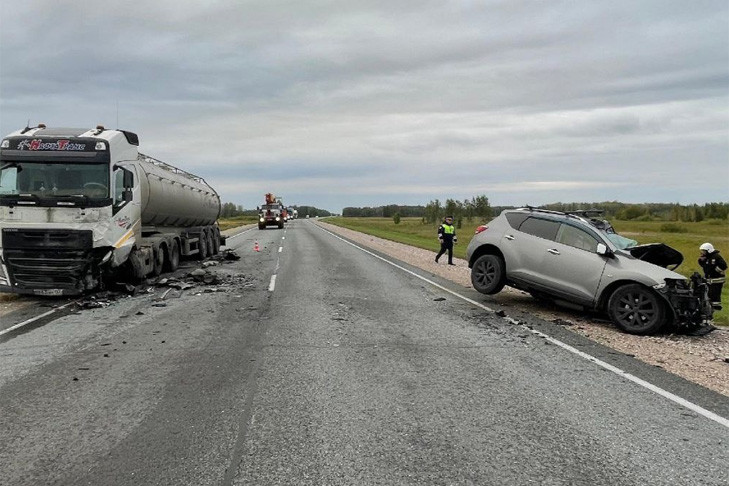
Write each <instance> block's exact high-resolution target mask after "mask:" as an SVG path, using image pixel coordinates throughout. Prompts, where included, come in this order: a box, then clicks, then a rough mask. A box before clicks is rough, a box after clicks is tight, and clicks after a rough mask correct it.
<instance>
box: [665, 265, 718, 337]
mask: <svg viewBox="0 0 729 486" xmlns="http://www.w3.org/2000/svg"><path fill="white" fill-rule="evenodd" d="M653 288H654V290H656V292H658V294H659V295H661V296H662V297H663V298H664V299H665V300H666V302H667V303H668V304H669V308H670V309H671V311H672V312H673V317H674V323H675V324H676V325H677V326H679V327H694V326H700V325H702V324H705V323H707V322H709V321H711V319H712V317H713V315H714V308H713V306H712V304H711V300H710V299H709V291H708V285H707V282H706V279H704V278H702V277H701V276H700V275H699V274H698V273H694V274H693V275H692V276H691V278H690V279H688V280H686V279H670V278H667V279H666V280H665V283H662V284H659V285H656V286H654V287H653Z"/></svg>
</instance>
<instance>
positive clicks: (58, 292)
mask: <svg viewBox="0 0 729 486" xmlns="http://www.w3.org/2000/svg"><path fill="white" fill-rule="evenodd" d="M33 293H34V294H35V295H63V289H42V290H34V291H33Z"/></svg>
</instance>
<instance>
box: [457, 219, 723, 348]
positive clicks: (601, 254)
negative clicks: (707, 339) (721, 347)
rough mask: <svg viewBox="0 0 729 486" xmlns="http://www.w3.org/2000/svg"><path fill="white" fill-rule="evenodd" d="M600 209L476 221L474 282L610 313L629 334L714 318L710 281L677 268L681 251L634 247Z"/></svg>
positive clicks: (487, 290)
mask: <svg viewBox="0 0 729 486" xmlns="http://www.w3.org/2000/svg"><path fill="white" fill-rule="evenodd" d="M598 213H599V211H576V212H574V213H560V212H556V211H547V210H542V209H535V208H520V209H507V210H505V211H503V212H502V213H501V215H499V216H498V217H496V218H495V219H494V220H492V221H491V222H490V223H489V224H488V226H479V228H478V229H477V230H476V235H475V236H474V237H473V239H472V240H471V243H470V244H469V245H468V249H467V251H466V257H467V259H468V266H469V267H470V268H471V282H472V283H473V287H474V288H475V289H476V290H478V291H479V292H481V293H484V294H496V293H498V292H499V291H501V289H503V288H504V286H505V285H509V286H511V287H515V288H517V289H521V290H525V291H527V292H530V293H531V294H532V295H533V296H535V297H537V298H549V299H550V300H553V301H556V302H557V303H560V302H561V303H567V304H571V305H574V304H577V305H579V306H581V307H582V308H587V309H591V310H597V311H607V314H608V315H609V316H610V319H611V320H612V321H613V322H614V323H615V325H616V326H618V327H619V328H620V329H622V330H623V331H625V332H629V333H632V334H653V333H656V332H658V331H660V330H661V329H662V328H664V327H665V326H667V325H669V324H675V325H677V326H685V327H689V328H690V327H697V326H699V325H701V324H703V323H705V322H707V321H708V320H710V319H711V317H712V314H713V309H712V307H711V302H710V300H709V299H708V296H707V286H706V283H705V281H704V280H703V279H702V278H701V277H700V276H699V275H698V274H695V275H694V276H693V277H692V278H691V279H687V278H685V277H684V276H683V275H680V274H678V273H676V272H674V271H673V270H674V269H675V268H676V267H678V265H680V264H681V262H682V261H683V255H681V253H680V252H678V251H676V250H674V249H673V248H671V247H669V246H666V245H664V244H662V243H653V244H649V245H637V242H636V241H635V240H631V239H628V238H624V237H622V236H620V235H618V234H616V233H615V231H614V230H613V228H612V226H611V225H610V223H608V222H607V221H605V220H602V219H598V218H597V217H596V216H597V214H598ZM669 268H670V269H669Z"/></svg>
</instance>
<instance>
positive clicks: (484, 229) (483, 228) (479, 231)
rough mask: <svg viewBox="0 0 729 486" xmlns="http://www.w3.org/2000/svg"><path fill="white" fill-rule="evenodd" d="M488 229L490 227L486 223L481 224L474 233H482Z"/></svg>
mask: <svg viewBox="0 0 729 486" xmlns="http://www.w3.org/2000/svg"><path fill="white" fill-rule="evenodd" d="M487 229H489V227H488V226H486V225H484V224H482V225H481V226H479V227H478V228H476V233H474V234H479V233H482V232H484V231H486V230H487Z"/></svg>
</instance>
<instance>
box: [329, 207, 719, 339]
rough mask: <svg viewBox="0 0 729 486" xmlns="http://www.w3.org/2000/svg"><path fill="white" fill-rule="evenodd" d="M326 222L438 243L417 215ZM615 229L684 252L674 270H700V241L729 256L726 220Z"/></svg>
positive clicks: (470, 228)
mask: <svg viewBox="0 0 729 486" xmlns="http://www.w3.org/2000/svg"><path fill="white" fill-rule="evenodd" d="M327 222H328V223H332V224H335V225H337V226H342V227H344V228H349V229H352V230H355V231H360V232H362V233H366V234H370V235H373V236H377V237H380V238H384V239H387V240H392V241H397V242H400V243H405V244H407V245H412V246H416V247H418V248H424V249H426V250H432V251H433V252H437V251H438V250H439V249H440V244H439V243H438V239H437V232H438V225H437V224H423V223H422V221H421V219H420V218H402V219H401V220H400V224H397V225H396V224H395V223H394V222H393V220H392V218H342V217H338V218H327ZM612 223H613V226H614V227H615V230H616V231H617V232H618V233H620V234H621V235H623V236H626V237H628V238H632V239H634V240H636V241H638V243H640V244H644V243H665V244H666V245H668V246H670V247H672V248H675V249H676V250H678V251H680V252H681V253H682V254H683V257H684V261H683V263H682V264H681V265H680V266H679V267H678V268H677V269H676V271H677V272H678V273H680V274H682V275H684V276H687V277H688V276H690V275H691V274H692V273H693V272H699V273H702V272H701V268H700V267H699V265H698V262H697V260H698V258H699V245H701V243H704V242H707V241H708V242H711V244H712V245H714V247H715V248H717V249H719V250H720V251H722V250H723V251H722V255H723V256H724V259H727V258H728V257H729V222H727V221H717V220H709V221H702V222H700V223H684V222H666V221H613V222H612ZM479 224H483V223H481V222H477V221H476V220H473V221H470V222H469V221H465V220H464V221H463V225H462V227H461V228H458V229H456V234H457V235H458V244H456V245H455V247H454V255H455V256H457V257H459V258H465V257H466V247H467V246H468V243H469V242H470V241H471V238H473V235H474V232H475V229H476V227H477V226H478V225H479ZM721 301H722V303H723V304H724V309H723V310H721V311H717V312H715V313H714V322H715V323H717V324H721V325H729V285H727V284H724V288H723V289H722V293H721Z"/></svg>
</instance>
